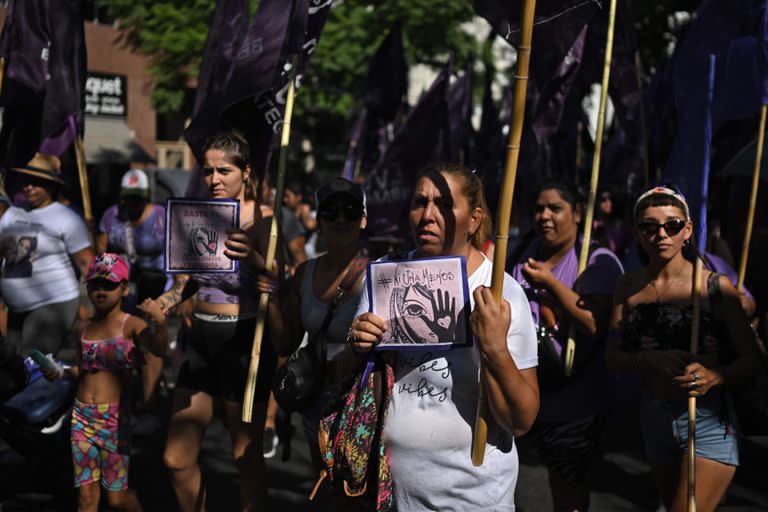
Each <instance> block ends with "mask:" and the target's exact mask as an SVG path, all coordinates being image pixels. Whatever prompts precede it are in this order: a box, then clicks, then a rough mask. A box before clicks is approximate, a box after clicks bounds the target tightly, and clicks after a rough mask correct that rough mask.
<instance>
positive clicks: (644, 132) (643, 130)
mask: <svg viewBox="0 0 768 512" xmlns="http://www.w3.org/2000/svg"><path fill="white" fill-rule="evenodd" d="M635 75H636V76H637V90H638V91H640V105H639V106H640V137H641V139H642V140H641V142H640V144H642V148H643V182H644V187H643V188H646V189H647V188H648V187H649V186H650V181H651V169H650V162H649V158H648V126H646V124H645V103H644V102H643V79H642V63H641V62H640V51H639V50H636V51H635Z"/></svg>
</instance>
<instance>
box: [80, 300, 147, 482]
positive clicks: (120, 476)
mask: <svg viewBox="0 0 768 512" xmlns="http://www.w3.org/2000/svg"><path fill="white" fill-rule="evenodd" d="M129 317H130V315H128V314H126V315H125V316H124V317H123V322H122V325H121V328H120V335H119V336H117V337H115V338H108V339H104V340H88V339H86V338H85V331H83V337H82V339H81V345H82V348H81V352H80V370H81V371H88V372H94V371H121V370H125V369H131V368H135V367H136V361H137V358H138V350H137V348H136V345H135V344H134V343H133V341H132V340H131V339H130V338H126V337H125V335H124V334H123V333H124V332H125V322H126V321H127V320H128V318H129ZM119 409H120V404H119V402H113V403H103V404H98V403H85V402H81V401H79V400H77V399H76V400H75V405H74V408H73V409H72V436H71V440H72V463H73V465H74V469H75V487H82V486H85V485H88V484H91V483H96V482H99V481H101V485H102V486H103V487H104V488H105V489H107V490H108V491H122V490H125V489H127V488H128V463H129V455H128V453H127V451H126V450H123V447H122V446H121V447H120V450H118V440H119V439H118V426H119V420H120V417H119ZM123 451H126V453H121V452H123Z"/></svg>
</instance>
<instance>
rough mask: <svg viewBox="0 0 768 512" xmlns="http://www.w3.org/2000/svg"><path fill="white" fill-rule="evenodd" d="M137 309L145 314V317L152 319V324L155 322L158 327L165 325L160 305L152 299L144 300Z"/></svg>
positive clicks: (163, 312) (163, 313)
mask: <svg viewBox="0 0 768 512" xmlns="http://www.w3.org/2000/svg"><path fill="white" fill-rule="evenodd" d="M137 308H138V309H139V310H140V311H142V312H144V313H146V315H147V316H148V317H149V318H151V319H152V321H153V322H155V323H156V324H158V325H163V324H165V315H166V313H165V311H164V310H163V308H162V307H161V306H160V303H159V302H157V301H156V300H153V299H146V300H145V301H144V302H142V303H141V304H139V305H138V306H137Z"/></svg>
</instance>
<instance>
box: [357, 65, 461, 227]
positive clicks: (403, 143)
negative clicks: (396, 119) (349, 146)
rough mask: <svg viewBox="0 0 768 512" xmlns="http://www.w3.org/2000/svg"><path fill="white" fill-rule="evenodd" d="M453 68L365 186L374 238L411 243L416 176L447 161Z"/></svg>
mask: <svg viewBox="0 0 768 512" xmlns="http://www.w3.org/2000/svg"><path fill="white" fill-rule="evenodd" d="M449 76H450V66H449V67H448V68H446V69H444V70H443V71H442V72H441V73H440V74H439V75H438V77H437V78H436V79H435V81H434V82H433V83H432V86H431V87H430V88H429V90H428V91H427V93H426V94H424V95H423V96H422V98H421V100H420V101H419V103H418V104H417V105H416V106H415V107H414V109H413V110H412V111H411V113H410V114H409V116H408V119H406V121H405V123H404V124H403V126H402V127H401V128H400V130H399V131H398V133H397V134H396V135H395V139H394V140H393V141H392V143H391V144H390V145H389V146H388V147H387V149H386V151H385V152H384V154H383V155H382V156H381V158H380V159H379V162H378V163H377V164H376V166H375V167H374V169H373V171H371V174H370V176H369V177H368V181H367V182H366V185H365V187H366V196H367V207H368V219H369V222H368V228H369V229H370V231H371V233H373V235H374V236H388V237H393V238H397V239H400V240H404V241H405V240H408V239H409V237H410V228H409V226H408V209H409V205H410V201H411V193H412V191H413V187H414V185H415V183H414V181H415V179H416V174H417V172H418V171H419V170H420V169H421V167H423V166H424V165H426V164H427V163H429V162H432V161H435V160H441V159H444V158H445V144H446V139H447V136H448V134H447V130H446V128H445V127H446V125H447V116H448V112H447V102H446V92H447V88H448V77H449Z"/></svg>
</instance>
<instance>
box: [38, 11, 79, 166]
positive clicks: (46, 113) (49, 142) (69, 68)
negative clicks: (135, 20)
mask: <svg viewBox="0 0 768 512" xmlns="http://www.w3.org/2000/svg"><path fill="white" fill-rule="evenodd" d="M48 19H49V20H50V21H49V25H50V29H51V36H52V40H51V49H50V60H49V66H48V68H49V72H50V79H49V80H48V81H47V83H46V88H45V99H44V101H43V118H42V121H41V127H40V131H41V135H42V137H43V142H42V144H41V151H43V149H45V151H43V152H47V154H50V155H56V156H61V155H62V154H63V153H64V152H65V151H66V150H67V148H69V146H70V145H71V144H72V142H73V141H74V139H75V137H77V136H82V135H83V133H84V123H85V82H86V79H87V75H88V67H87V54H86V49H85V25H84V17H83V2H82V0H59V1H56V2H50V3H49V5H48Z"/></svg>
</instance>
